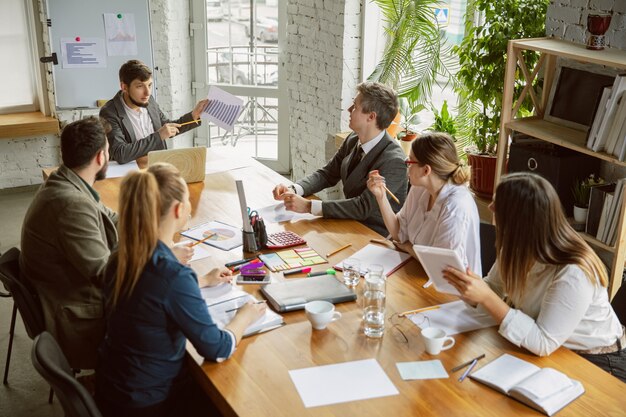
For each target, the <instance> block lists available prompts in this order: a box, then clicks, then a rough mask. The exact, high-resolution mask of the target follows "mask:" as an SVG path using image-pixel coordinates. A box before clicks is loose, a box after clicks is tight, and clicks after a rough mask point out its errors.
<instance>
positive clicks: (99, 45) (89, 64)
mask: <svg viewBox="0 0 626 417" xmlns="http://www.w3.org/2000/svg"><path fill="white" fill-rule="evenodd" d="M61 64H62V66H63V68H106V66H107V61H106V51H105V47H104V39H102V38H81V37H80V36H77V37H75V38H61Z"/></svg>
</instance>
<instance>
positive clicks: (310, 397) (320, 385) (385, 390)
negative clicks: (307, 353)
mask: <svg viewBox="0 0 626 417" xmlns="http://www.w3.org/2000/svg"><path fill="white" fill-rule="evenodd" d="M289 376H290V377H291V380H292V381H293V383H294V385H295V386H296V389H297V390H298V394H300V398H301V399H302V402H303V403H304V406H305V407H306V408H309V407H317V406H320V405H329V404H338V403H345V402H348V401H357V400H365V399H369V398H379V397H387V396H390V395H398V394H399V393H398V390H397V389H396V387H395V386H394V385H393V382H391V380H390V379H389V377H388V376H387V374H386V373H385V371H384V370H383V368H382V367H381V366H380V364H379V363H378V361H377V360H376V359H365V360H361V361H353V362H344V363H337V364H333V365H325V366H315V367H312V368H304V369H296V370H293V371H289Z"/></svg>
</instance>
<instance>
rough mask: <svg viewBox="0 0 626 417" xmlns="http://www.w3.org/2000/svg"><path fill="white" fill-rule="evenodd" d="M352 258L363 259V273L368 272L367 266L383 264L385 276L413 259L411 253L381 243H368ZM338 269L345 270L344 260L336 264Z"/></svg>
mask: <svg viewBox="0 0 626 417" xmlns="http://www.w3.org/2000/svg"><path fill="white" fill-rule="evenodd" d="M350 258H353V259H358V260H360V261H361V275H365V274H366V273H367V267H368V266H370V265H372V264H380V265H382V266H383V273H384V274H385V276H387V277H388V276H389V275H391V274H393V273H394V272H395V271H397V270H398V269H400V267H402V265H404V264H405V263H407V262H409V261H410V260H411V255H409V254H408V253H405V252H400V251H397V250H393V249H390V248H386V247H384V246H380V245H372V244H368V245H367V246H365V247H364V248H363V249H360V250H358V251H357V252H356V253H354V254H352V255H350ZM335 268H336V269H339V270H343V261H341V262H339V263H338V264H337V265H335Z"/></svg>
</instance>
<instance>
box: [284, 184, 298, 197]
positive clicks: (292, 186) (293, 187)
mask: <svg viewBox="0 0 626 417" xmlns="http://www.w3.org/2000/svg"><path fill="white" fill-rule="evenodd" d="M287 188H289V189H290V190H291V191H292V192H293V193H294V194H296V195H297V194H298V192H297V191H296V186H295V185H293V184H291V185H290V186H288V187H287Z"/></svg>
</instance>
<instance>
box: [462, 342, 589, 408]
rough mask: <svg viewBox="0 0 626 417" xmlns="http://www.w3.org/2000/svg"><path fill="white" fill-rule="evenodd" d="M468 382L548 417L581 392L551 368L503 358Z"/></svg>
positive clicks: (571, 382)
mask: <svg viewBox="0 0 626 417" xmlns="http://www.w3.org/2000/svg"><path fill="white" fill-rule="evenodd" d="M470 378H472V379H474V380H476V381H478V382H481V383H483V384H485V385H487V386H488V387H490V388H493V389H495V390H496V391H499V392H501V393H503V394H506V395H508V396H509V397H512V398H514V399H516V400H518V401H519V402H521V403H523V404H526V405H527V406H529V407H532V408H534V409H535V410H538V411H540V412H542V413H544V414H546V415H548V416H551V415H554V414H555V413H556V412H557V411H559V410H560V409H562V408H563V407H565V406H566V405H568V404H569V403H571V402H572V401H574V400H575V399H576V398H578V397H580V396H581V395H582V394H583V393H584V392H585V388H584V387H583V385H582V384H581V383H580V382H579V381H576V380H574V379H571V378H570V377H568V376H567V375H565V374H564V373H562V372H559V371H557V370H555V369H552V368H539V367H538V366H536V365H534V364H532V363H530V362H526V361H525V360H522V359H519V358H516V357H515V356H512V355H509V354H506V353H505V354H504V355H502V356H500V357H499V358H497V359H495V360H493V361H491V362H489V363H488V364H487V365H485V366H483V367H482V368H480V369H479V370H478V371H476V372H474V373H472V374H471V375H470Z"/></svg>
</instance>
